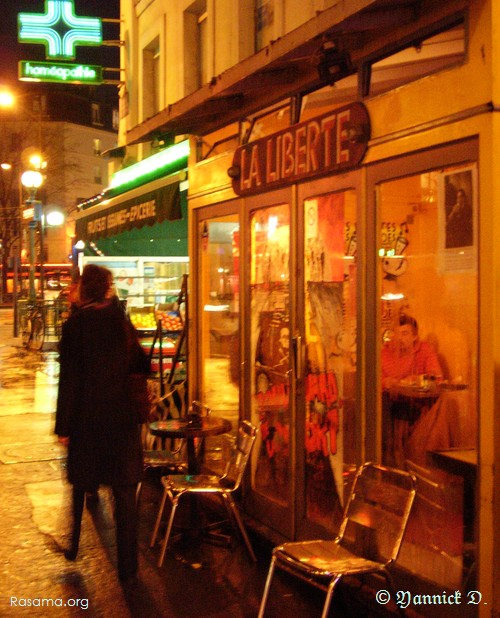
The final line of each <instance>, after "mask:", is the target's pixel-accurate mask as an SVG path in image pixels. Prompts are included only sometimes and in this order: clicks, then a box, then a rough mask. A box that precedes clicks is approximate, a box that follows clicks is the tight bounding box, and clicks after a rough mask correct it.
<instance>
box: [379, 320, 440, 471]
mask: <svg viewBox="0 0 500 618" xmlns="http://www.w3.org/2000/svg"><path fill="white" fill-rule="evenodd" d="M423 375H428V376H430V377H434V378H435V379H437V380H439V379H441V378H442V377H443V371H442V369H441V365H440V364H439V360H438V357H437V354H436V351H435V350H434V348H433V347H432V346H431V345H430V344H429V343H426V342H425V341H420V339H419V337H418V325H417V321H416V320H415V318H412V317H411V316H409V315H405V314H401V315H400V316H399V321H398V326H397V328H396V332H395V336H394V339H392V340H391V341H390V342H389V343H388V344H386V345H385V346H384V347H383V348H382V388H383V389H384V391H385V392H386V394H384V400H383V401H384V408H386V409H387V408H389V411H390V420H391V421H392V433H393V437H392V442H393V444H392V445H390V442H391V440H388V441H387V442H388V444H386V447H387V450H388V451H389V452H387V456H388V457H389V458H390V459H393V461H387V462H386V463H392V464H396V465H401V464H402V463H403V460H404V451H405V444H406V440H407V438H408V433H409V430H410V429H411V426H412V425H413V423H415V421H416V420H417V419H418V417H419V416H420V414H421V412H422V407H423V406H425V405H428V402H427V401H426V400H425V399H423V400H421V399H415V400H414V401H410V400H408V399H398V398H396V399H392V398H391V397H390V395H389V396H388V395H387V391H389V390H390V388H391V387H392V386H395V385H398V384H405V383H407V384H411V383H413V381H415V383H416V382H417V379H418V376H423ZM385 411H386V410H384V412H385ZM391 446H392V448H391ZM391 450H392V453H390V451H391Z"/></svg>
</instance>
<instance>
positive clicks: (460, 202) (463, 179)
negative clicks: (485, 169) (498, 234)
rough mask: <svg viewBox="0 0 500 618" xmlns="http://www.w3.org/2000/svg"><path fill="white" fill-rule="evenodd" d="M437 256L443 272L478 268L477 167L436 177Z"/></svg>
mask: <svg viewBox="0 0 500 618" xmlns="http://www.w3.org/2000/svg"><path fill="white" fill-rule="evenodd" d="M438 217H439V255H440V262H441V268H442V270H444V271H464V270H476V268H477V235H478V234H477V231H478V230H477V168H476V166H475V165H470V166H466V167H462V168H457V169H454V170H451V171H446V172H443V173H442V174H440V175H439V177H438Z"/></svg>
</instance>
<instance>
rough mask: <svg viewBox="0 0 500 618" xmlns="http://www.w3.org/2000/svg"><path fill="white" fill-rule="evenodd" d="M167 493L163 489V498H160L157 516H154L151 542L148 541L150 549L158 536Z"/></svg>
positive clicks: (166, 490)
mask: <svg viewBox="0 0 500 618" xmlns="http://www.w3.org/2000/svg"><path fill="white" fill-rule="evenodd" d="M167 493H168V489H167V488H166V487H165V489H164V490H163V496H162V497H161V502H160V507H159V509H158V515H157V516H156V522H155V527H154V528H153V533H152V534H151V540H150V541H149V548H150V549H152V548H153V547H154V546H155V543H156V536H157V534H158V529H159V527H160V524H161V519H162V517H163V511H164V510H165V502H166V501H167Z"/></svg>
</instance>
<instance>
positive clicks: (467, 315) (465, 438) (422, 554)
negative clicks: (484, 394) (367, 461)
mask: <svg viewBox="0 0 500 618" xmlns="http://www.w3.org/2000/svg"><path fill="white" fill-rule="evenodd" d="M476 184H477V183H476V167H475V166H474V165H468V166H461V167H456V168H447V169H441V170H435V171H431V172H428V173H424V174H417V175H414V176H410V177H407V178H402V179H399V180H393V181H389V182H385V183H383V184H381V185H380V186H379V187H378V197H379V206H380V221H381V227H380V246H379V260H380V280H381V300H380V302H381V312H380V315H381V324H380V338H381V349H382V352H381V355H382V356H381V367H382V392H381V398H382V448H383V460H384V461H385V463H387V464H390V465H395V466H398V467H404V468H409V469H411V470H412V471H415V470H416V471H417V473H418V474H419V477H418V479H419V483H420V485H421V492H420V496H421V497H420V498H418V500H417V507H416V509H415V511H416V515H415V516H414V517H413V520H412V521H413V523H412V524H411V526H410V531H409V535H408V542H407V543H405V548H404V551H403V553H402V561H403V563H404V562H407V563H408V565H409V566H410V567H411V568H412V569H416V570H417V571H418V572H419V573H421V574H422V575H424V576H427V577H429V578H430V579H432V580H433V581H437V582H439V583H440V584H441V585H449V586H457V585H459V584H460V582H461V575H462V567H463V566H465V561H466V554H465V553H464V550H465V547H466V543H467V544H468V543H471V542H473V528H472V521H471V519H470V513H471V510H470V508H469V507H468V506H467V501H468V504H469V506H470V505H471V504H472V505H473V502H474V499H473V496H472V495H470V492H469V495H468V496H466V495H465V493H464V492H463V479H462V478H461V477H459V476H454V475H451V474H448V473H445V472H443V469H442V468H441V467H440V465H439V463H438V462H439V456H440V455H439V453H436V451H445V450H448V452H450V450H449V449H452V450H453V452H454V453H455V454H458V453H462V455H463V456H464V457H466V458H467V457H475V456H476V450H475V449H476V438H477V420H476V419H477V360H478V359H477V336H478V323H477V322H478V276H477V204H476V201H477V186H476ZM417 494H418V492H417ZM462 497H463V498H464V499H463V500H462ZM471 501H472V503H471ZM417 517H418V518H419V521H418V522H417V521H416V518H417Z"/></svg>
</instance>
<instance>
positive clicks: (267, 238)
mask: <svg viewBox="0 0 500 618" xmlns="http://www.w3.org/2000/svg"><path fill="white" fill-rule="evenodd" d="M289 244H290V209H289V206H288V205H287V204H283V205H279V206H272V207H270V208H263V209H261V210H258V211H256V212H255V213H254V214H253V215H252V218H251V263H250V268H251V270H250V294H251V297H250V307H251V316H250V319H251V334H250V337H251V358H252V359H253V363H254V364H253V376H252V378H253V379H252V395H253V396H252V421H253V422H254V423H255V424H256V425H257V426H258V427H259V438H258V443H257V446H258V448H257V451H258V452H257V461H255V460H254V461H253V469H252V473H253V474H252V478H253V486H254V489H255V490H256V491H258V492H260V493H262V494H263V495H265V496H266V497H267V498H269V499H271V500H273V501H276V502H279V503H280V504H287V503H288V502H289V474H288V461H289V435H290V415H289V397H290V386H289V381H290V371H289V370H290V316H289V302H290V288H289V286H290V273H289V257H290V249H289Z"/></svg>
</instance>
